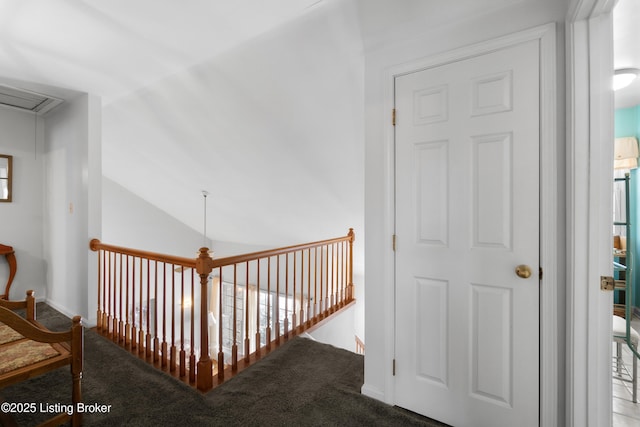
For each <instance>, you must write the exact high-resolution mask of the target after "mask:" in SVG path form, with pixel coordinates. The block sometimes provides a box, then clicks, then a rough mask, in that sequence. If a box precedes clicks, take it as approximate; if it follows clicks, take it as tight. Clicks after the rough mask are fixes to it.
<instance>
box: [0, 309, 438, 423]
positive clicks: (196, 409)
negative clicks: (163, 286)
mask: <svg viewBox="0 0 640 427" xmlns="http://www.w3.org/2000/svg"><path fill="white" fill-rule="evenodd" d="M37 310H38V320H39V321H40V322H41V323H43V324H44V325H45V326H47V327H48V328H50V329H51V330H61V329H64V328H68V327H69V325H70V320H69V319H68V318H66V317H65V316H63V315H62V314H60V313H58V312H57V311H55V310H53V309H52V308H50V307H49V306H47V305H45V304H38V307H37ZM363 372H364V360H363V357H362V356H359V355H357V354H354V353H351V352H349V351H346V350H342V349H337V348H335V347H332V346H329V345H326V344H321V343H318V342H315V341H312V340H309V339H306V338H301V337H296V338H293V339H291V340H290V341H288V342H287V343H286V344H284V345H283V346H281V347H280V348H278V349H277V350H275V351H274V352H272V353H271V354H269V355H268V356H266V357H264V358H263V359H262V360H261V361H260V362H258V363H257V364H255V365H254V366H252V367H251V368H249V369H246V370H245V371H243V372H241V373H240V374H238V375H237V376H236V377H234V378H232V379H231V380H229V381H227V382H226V383H225V384H223V385H221V386H219V387H217V388H215V389H213V390H212V391H210V392H208V393H206V394H202V393H200V392H198V391H196V390H194V389H192V388H191V387H189V386H188V385H186V384H184V383H182V382H180V381H178V380H176V379H174V378H171V377H169V376H167V375H165V374H163V373H162V372H159V371H158V370H156V369H155V368H153V367H151V366H149V365H147V364H146V363H145V362H144V361H142V360H140V359H138V358H136V357H135V356H132V355H131V354H129V353H128V352H127V351H125V350H123V349H121V348H120V347H118V346H117V345H115V344H114V343H112V342H110V341H108V340H107V339H105V338H103V337H101V336H99V335H98V334H96V333H95V332H93V331H91V330H86V331H85V369H84V380H83V390H82V391H83V400H84V403H85V404H87V405H89V404H99V405H110V406H109V407H108V409H107V410H106V411H105V412H103V413H86V414H85V415H84V425H86V426H120V425H122V426H124V425H129V426H177V425H189V426H223V425H224V426H233V425H238V426H274V425H276V426H289V425H290V426H342V425H345V426H347V425H348V426H406V425H416V426H418V425H421V426H444V424H441V423H438V422H436V421H432V420H429V419H427V418H424V417H421V416H419V415H416V414H413V413H411V412H408V411H405V410H403V409H400V408H397V407H393V406H389V405H386V404H384V403H381V402H378V401H376V400H374V399H370V398H368V397H366V396H363V395H362V394H360V387H361V386H362V383H363ZM70 390H71V389H70V373H69V368H68V367H64V368H60V369H58V370H56V371H53V372H50V373H48V374H45V375H42V376H40V377H37V378H33V379H31V380H28V381H25V382H22V383H19V384H15V385H12V386H9V387H6V388H5V389H3V390H0V396H2V398H4V400H5V401H7V402H10V403H14V402H15V403H18V402H22V403H32V402H34V403H36V404H37V405H38V406H40V405H41V404H44V405H47V404H52V405H55V404H61V405H63V404H69V403H70ZM102 409H105V408H104V407H103V408H102ZM50 416H51V414H46V413H45V414H43V413H36V414H14V420H15V422H16V423H17V425H19V426H32V425H37V424H38V423H39V422H41V421H43V420H45V419H47V418H48V417H50Z"/></svg>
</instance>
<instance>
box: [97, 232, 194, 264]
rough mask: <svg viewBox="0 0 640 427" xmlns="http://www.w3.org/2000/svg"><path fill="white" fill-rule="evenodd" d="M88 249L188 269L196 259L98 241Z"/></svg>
mask: <svg viewBox="0 0 640 427" xmlns="http://www.w3.org/2000/svg"><path fill="white" fill-rule="evenodd" d="M89 248H90V249H91V250H92V251H94V252H96V251H98V250H100V249H102V250H105V251H109V252H113V253H118V254H124V255H131V256H136V257H139V258H145V259H150V260H152V261H158V262H164V263H166V264H175V265H178V266H181V267H190V268H195V267H196V258H184V257H179V256H174V255H165V254H160V253H157V252H149V251H143V250H140V249H131V248H125V247H122V246H114V245H109V244H106V243H102V242H100V240H99V239H92V240H91V242H89Z"/></svg>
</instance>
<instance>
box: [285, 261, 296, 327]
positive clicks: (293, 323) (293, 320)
mask: <svg viewBox="0 0 640 427" xmlns="http://www.w3.org/2000/svg"><path fill="white" fill-rule="evenodd" d="M296 264H297V262H296V253H295V252H294V253H293V302H292V304H291V331H292V332H293V333H295V330H296V324H297V323H296V320H297V316H296V281H297V277H298V275H297V271H296V270H297V269H296ZM287 299H289V295H287Z"/></svg>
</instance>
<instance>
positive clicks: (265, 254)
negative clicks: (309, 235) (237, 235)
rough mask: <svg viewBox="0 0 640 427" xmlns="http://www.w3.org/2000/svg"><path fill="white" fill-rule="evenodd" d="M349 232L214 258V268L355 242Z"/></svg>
mask: <svg viewBox="0 0 640 427" xmlns="http://www.w3.org/2000/svg"><path fill="white" fill-rule="evenodd" d="M349 233H350V234H349V235H347V236H345V237H337V238H335V239H328V240H320V241H317V242H311V243H303V244H300V245H294V246H286V247H283V248H277V249H267V250H265V251H259V252H252V253H249V254H243V255H234V256H230V257H225V258H217V259H214V260H213V268H216V267H224V266H227V265H233V264H239V263H243V262H247V261H255V260H258V259H262V258H269V257H273V256H276V255H284V254H287V253H291V252H297V251H301V250H304V249H309V248H316V247H318V246H324V245H329V244H332V243H338V242H347V241H349V242H353V239H354V235H353V228H350V229H349Z"/></svg>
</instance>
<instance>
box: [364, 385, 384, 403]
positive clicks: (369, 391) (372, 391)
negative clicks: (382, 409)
mask: <svg viewBox="0 0 640 427" xmlns="http://www.w3.org/2000/svg"><path fill="white" fill-rule="evenodd" d="M360 392H361V393H362V394H364V395H365V396H368V397H371V398H372V399H376V400H379V401H381V402H385V403H387V402H386V401H385V398H384V391H383V390H380V389H378V388H375V387H371V386H370V385H369V384H364V385H363V386H362V388H361V389H360Z"/></svg>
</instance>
